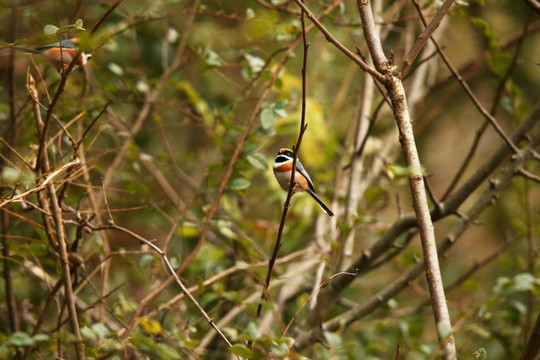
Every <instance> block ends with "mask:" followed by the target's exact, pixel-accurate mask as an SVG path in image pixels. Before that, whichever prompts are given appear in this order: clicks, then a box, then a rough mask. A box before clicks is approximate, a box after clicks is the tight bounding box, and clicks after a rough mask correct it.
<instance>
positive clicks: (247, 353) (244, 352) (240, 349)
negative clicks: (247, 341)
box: [229, 345, 255, 359]
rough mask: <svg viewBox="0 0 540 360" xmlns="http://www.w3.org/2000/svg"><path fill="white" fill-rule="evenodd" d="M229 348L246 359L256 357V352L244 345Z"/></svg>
mask: <svg viewBox="0 0 540 360" xmlns="http://www.w3.org/2000/svg"><path fill="white" fill-rule="evenodd" d="M229 350H230V351H231V352H232V353H233V354H235V355H238V356H240V357H243V358H245V359H253V358H254V357H255V353H254V352H253V351H251V350H250V349H248V348H247V347H245V346H243V345H233V346H231V347H230V348H229Z"/></svg>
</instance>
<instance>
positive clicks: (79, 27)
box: [75, 19, 86, 30]
mask: <svg viewBox="0 0 540 360" xmlns="http://www.w3.org/2000/svg"><path fill="white" fill-rule="evenodd" d="M75 29H77V30H86V29H85V28H83V21H82V19H78V20H77V21H75Z"/></svg>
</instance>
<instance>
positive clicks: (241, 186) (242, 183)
mask: <svg viewBox="0 0 540 360" xmlns="http://www.w3.org/2000/svg"><path fill="white" fill-rule="evenodd" d="M249 185H251V182H250V181H249V180H247V179H243V178H236V179H234V180H232V181H231V182H230V183H229V189H231V190H236V191H238V190H245V189H247V188H248V187H249Z"/></svg>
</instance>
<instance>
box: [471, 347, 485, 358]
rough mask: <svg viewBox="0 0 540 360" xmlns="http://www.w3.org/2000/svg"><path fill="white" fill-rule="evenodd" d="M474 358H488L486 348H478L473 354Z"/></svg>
mask: <svg viewBox="0 0 540 360" xmlns="http://www.w3.org/2000/svg"><path fill="white" fill-rule="evenodd" d="M472 358H473V359H474V360H485V359H487V352H486V349H484V348H480V349H478V350H476V351H475V352H474V354H473V356H472Z"/></svg>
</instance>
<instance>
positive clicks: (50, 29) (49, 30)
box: [43, 24, 58, 35]
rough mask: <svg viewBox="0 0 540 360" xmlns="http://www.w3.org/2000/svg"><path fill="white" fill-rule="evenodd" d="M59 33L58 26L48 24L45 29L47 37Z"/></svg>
mask: <svg viewBox="0 0 540 360" xmlns="http://www.w3.org/2000/svg"><path fill="white" fill-rule="evenodd" d="M57 31H58V26H55V25H51V24H47V25H45V27H44V28H43V33H44V34H45V35H56V32H57Z"/></svg>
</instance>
